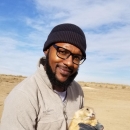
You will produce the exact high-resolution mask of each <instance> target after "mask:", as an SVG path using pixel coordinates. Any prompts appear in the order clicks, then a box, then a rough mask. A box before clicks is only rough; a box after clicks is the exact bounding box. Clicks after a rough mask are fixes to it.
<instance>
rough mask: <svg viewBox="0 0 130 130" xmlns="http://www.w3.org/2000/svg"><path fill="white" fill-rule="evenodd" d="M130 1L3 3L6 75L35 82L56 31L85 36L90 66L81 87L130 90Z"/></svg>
mask: <svg viewBox="0 0 130 130" xmlns="http://www.w3.org/2000/svg"><path fill="white" fill-rule="evenodd" d="M129 5H130V0H123V1H122V0H105V1H104V0H98V1H97V0H82V1H81V0H73V1H70V0H54V1H52V0H47V1H45V0H1V2H0V73H1V74H13V75H24V76H29V75H31V74H33V73H34V72H35V71H36V69H37V63H38V60H39V58H40V57H42V56H44V54H43V51H42V48H43V45H44V42H45V40H46V38H47V36H48V34H49V32H50V31H51V29H52V28H53V27H54V26H55V25H57V24H61V23H74V24H76V25H78V26H80V27H81V28H82V29H83V31H84V32H85V35H86V39H87V51H86V53H87V60H86V61H85V62H84V64H82V65H81V66H80V69H79V75H78V76H77V77H76V80H77V81H86V82H102V83H116V84H128V85H130V8H129Z"/></svg>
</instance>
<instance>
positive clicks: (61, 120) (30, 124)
mask: <svg viewBox="0 0 130 130" xmlns="http://www.w3.org/2000/svg"><path fill="white" fill-rule="evenodd" d="M83 97H84V96H83V91H82V89H81V87H80V86H79V84H78V83H77V82H75V81H73V82H72V83H71V85H70V86H69V87H68V88H67V96H66V99H65V101H64V102H62V100H61V98H60V97H59V95H58V94H57V93H55V92H54V90H53V89H52V85H51V83H50V81H49V79H48V76H47V74H46V71H45V70H44V67H43V65H42V64H39V66H38V68H37V71H36V72H35V73H34V74H33V75H32V76H30V77H28V78H26V79H25V80H23V81H22V82H21V83H19V84H18V85H17V86H16V87H15V88H14V89H13V90H12V91H11V92H10V94H9V95H8V96H7V98H6V100H5V103H4V110H3V115H2V118H1V125H0V130H67V129H68V126H69V124H70V122H71V120H72V117H73V115H74V112H75V111H77V110H78V109H80V108H82V107H83Z"/></svg>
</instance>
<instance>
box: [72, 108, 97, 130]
mask: <svg viewBox="0 0 130 130" xmlns="http://www.w3.org/2000/svg"><path fill="white" fill-rule="evenodd" d="M79 123H83V124H89V125H91V126H96V125H97V123H98V121H97V119H96V118H95V113H94V110H93V109H92V108H90V107H83V108H82V109H79V110H78V111H76V112H75V115H74V117H73V119H72V121H71V123H70V126H69V130H79V125H78V124H79Z"/></svg>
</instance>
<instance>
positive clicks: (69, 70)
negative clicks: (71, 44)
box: [56, 64, 74, 73]
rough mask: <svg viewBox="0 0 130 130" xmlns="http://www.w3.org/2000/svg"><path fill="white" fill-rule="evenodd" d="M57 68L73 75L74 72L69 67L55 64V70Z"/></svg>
mask: <svg viewBox="0 0 130 130" xmlns="http://www.w3.org/2000/svg"><path fill="white" fill-rule="evenodd" d="M57 67H59V68H61V69H63V70H65V71H68V72H70V73H73V71H74V69H72V68H70V67H67V66H65V65H59V64H57V65H56V68H57Z"/></svg>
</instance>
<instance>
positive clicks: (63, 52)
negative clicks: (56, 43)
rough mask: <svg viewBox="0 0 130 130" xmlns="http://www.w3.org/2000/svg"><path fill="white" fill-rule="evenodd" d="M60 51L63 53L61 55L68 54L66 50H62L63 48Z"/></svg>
mask: <svg viewBox="0 0 130 130" xmlns="http://www.w3.org/2000/svg"><path fill="white" fill-rule="evenodd" d="M58 52H59V54H61V55H66V54H67V52H66V51H62V50H59V51H58Z"/></svg>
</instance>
